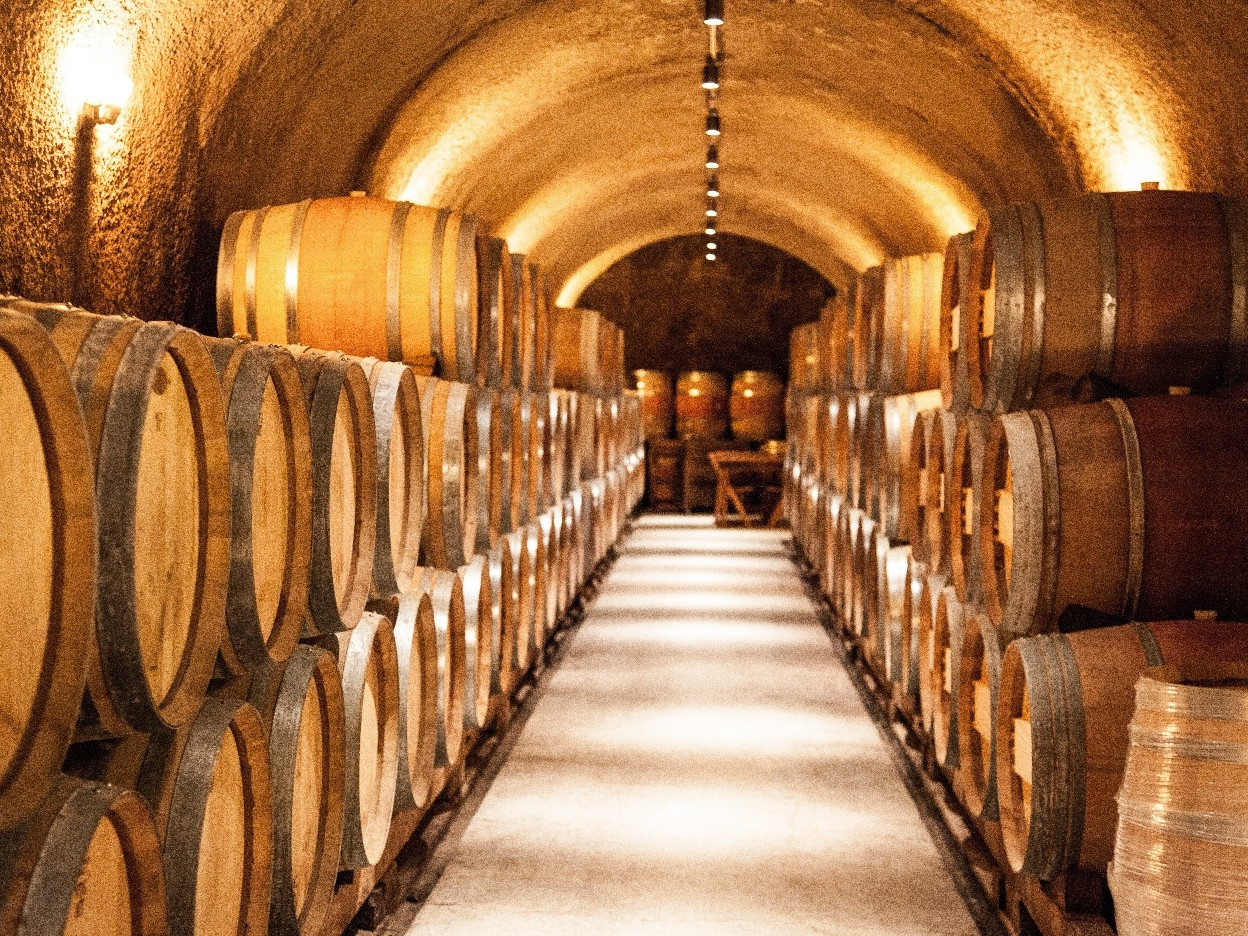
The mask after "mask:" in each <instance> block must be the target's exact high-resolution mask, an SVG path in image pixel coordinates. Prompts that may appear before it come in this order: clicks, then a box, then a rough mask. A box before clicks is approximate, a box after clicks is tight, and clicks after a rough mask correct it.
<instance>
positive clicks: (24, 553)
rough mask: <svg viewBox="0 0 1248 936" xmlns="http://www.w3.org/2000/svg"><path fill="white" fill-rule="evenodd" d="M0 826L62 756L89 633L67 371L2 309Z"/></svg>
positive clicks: (83, 485) (87, 525) (87, 481)
mask: <svg viewBox="0 0 1248 936" xmlns="http://www.w3.org/2000/svg"><path fill="white" fill-rule="evenodd" d="M0 425H3V427H4V429H3V435H4V444H3V445H2V446H0V490H3V491H4V494H5V500H6V505H5V509H4V510H3V511H0V556H3V557H4V560H3V562H0V620H3V621H4V627H3V629H0V634H2V635H3V636H2V638H0V639H2V641H3V643H2V644H0V648H2V650H3V653H4V657H5V659H6V660H8V661H9V664H8V665H7V666H6V667H5V690H4V696H3V698H4V705H3V721H4V724H5V725H7V726H8V727H7V729H6V731H5V733H4V738H3V742H2V743H0V778H2V779H0V829H4V828H10V827H12V826H14V825H17V824H18V823H20V822H22V821H24V820H25V819H26V818H27V817H28V816H29V815H30V811H31V808H32V806H33V804H35V803H38V802H39V801H40V800H42V799H43V797H44V796H45V795H46V794H47V793H48V791H49V789H50V787H51V785H52V782H53V777H54V775H55V774H56V771H57V770H58V769H59V768H60V766H61V762H62V761H63V760H64V759H65V752H66V749H67V748H68V746H69V742H70V738H71V736H72V734H73V730H74V723H75V721H76V719H77V715H78V707H79V704H80V703H81V701H82V694H83V687H84V686H85V683H86V671H87V663H88V660H89V659H90V657H91V645H92V642H93V639H94V632H93V630H94V629H93V627H92V624H93V621H94V614H95V608H94V604H95V597H96V557H95V503H94V501H93V498H92V492H93V478H92V455H91V452H90V450H89V448H88V441H87V435H86V429H85V427H84V425H83V421H82V414H81V412H80V410H79V407H78V401H77V399H76V398H75V396H74V388H73V384H72V383H71V382H70V375H69V372H68V371H67V370H66V368H65V365H64V364H63V363H62V361H61V358H60V355H59V354H58V353H57V349H56V347H55V345H53V343H52V342H51V340H49V338H48V336H47V335H46V333H45V332H44V331H43V329H42V328H40V327H39V326H38V325H37V324H36V323H35V322H33V321H31V320H30V318H28V317H27V316H25V315H20V314H17V313H16V312H12V311H7V310H5V309H2V308H0Z"/></svg>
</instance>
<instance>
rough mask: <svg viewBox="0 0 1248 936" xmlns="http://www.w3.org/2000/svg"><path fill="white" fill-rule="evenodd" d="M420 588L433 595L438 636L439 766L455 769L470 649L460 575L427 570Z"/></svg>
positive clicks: (461, 741) (420, 577)
mask: <svg viewBox="0 0 1248 936" xmlns="http://www.w3.org/2000/svg"><path fill="white" fill-rule="evenodd" d="M416 581H417V584H416V588H417V590H418V591H420V592H422V593H424V592H427V593H428V595H429V600H430V603H431V604H432V605H433V623H434V628H435V630H436V632H437V637H438V696H437V698H438V705H437V712H438V719H437V743H436V746H435V752H434V757H435V764H436V766H437V767H453V766H454V765H455V764H457V763H459V759H460V756H461V754H462V753H463V745H464V703H465V700H466V699H467V692H466V691H465V686H466V685H467V681H468V656H467V654H468V650H467V647H466V645H465V641H466V639H467V638H466V632H467V626H468V624H467V610H466V608H465V606H464V586H463V583H462V582H461V581H460V578H459V575H458V574H457V573H455V572H450V571H448V570H446V569H432V568H423V569H421V570H420V572H419V573H418V576H417V580H416Z"/></svg>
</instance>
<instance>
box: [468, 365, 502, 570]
mask: <svg viewBox="0 0 1248 936" xmlns="http://www.w3.org/2000/svg"><path fill="white" fill-rule="evenodd" d="M476 416H477V462H476V469H477V531H476V532H477V536H476V543H475V546H474V549H473V552H475V553H488V552H489V551H490V550H491V549H493V548H494V544H495V542H497V541H498V533H499V527H500V526H501V525H502V514H503V426H502V423H503V415H502V401H501V400H500V398H499V393H498V391H497V390H493V389H490V388H488V387H487V388H485V389H483V390H478V391H477V412H476Z"/></svg>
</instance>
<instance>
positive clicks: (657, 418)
mask: <svg viewBox="0 0 1248 936" xmlns="http://www.w3.org/2000/svg"><path fill="white" fill-rule="evenodd" d="M633 387H634V388H635V389H636V390H637V394H638V396H640V397H641V414H642V415H641V418H642V423H643V425H644V428H645V435H646V441H647V442H648V441H650V440H651V439H666V438H669V437H670V436H671V434H672V420H673V419H674V418H675V416H676V409H675V407H676V398H675V397H674V396H673V392H672V378H671V377H669V376H668V375H667V374H665V373H664V372H663V371H658V370H635V371H633Z"/></svg>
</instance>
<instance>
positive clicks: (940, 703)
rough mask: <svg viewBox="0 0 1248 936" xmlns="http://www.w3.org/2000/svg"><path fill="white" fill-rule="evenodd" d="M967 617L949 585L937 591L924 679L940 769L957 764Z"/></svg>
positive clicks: (933, 740) (933, 741)
mask: <svg viewBox="0 0 1248 936" xmlns="http://www.w3.org/2000/svg"><path fill="white" fill-rule="evenodd" d="M969 617H970V615H967V614H966V613H965V611H964V610H963V605H962V602H961V601H960V600H959V599H958V592H957V589H955V588H954V587H953V586H952V585H946V586H945V587H944V588H942V589H941V590H940V595H939V596H938V597H937V599H936V611H935V615H934V617H933V619H932V629H931V640H930V646H929V647H928V654H929V659H928V674H929V676H928V678H929V679H930V686H931V689H930V693H931V699H932V744H933V746H934V747H935V749H936V759H937V760H938V761H940V763H941V765H942V766H944V767H949V768H954V767H958V766H960V764H961V752H960V736H959V734H958V697H959V695H960V693H961V685H960V681H961V668H960V666H959V663H960V661H961V659H962V640H963V636H964V632H965V629H966V627H967V619H968V618H969Z"/></svg>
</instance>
